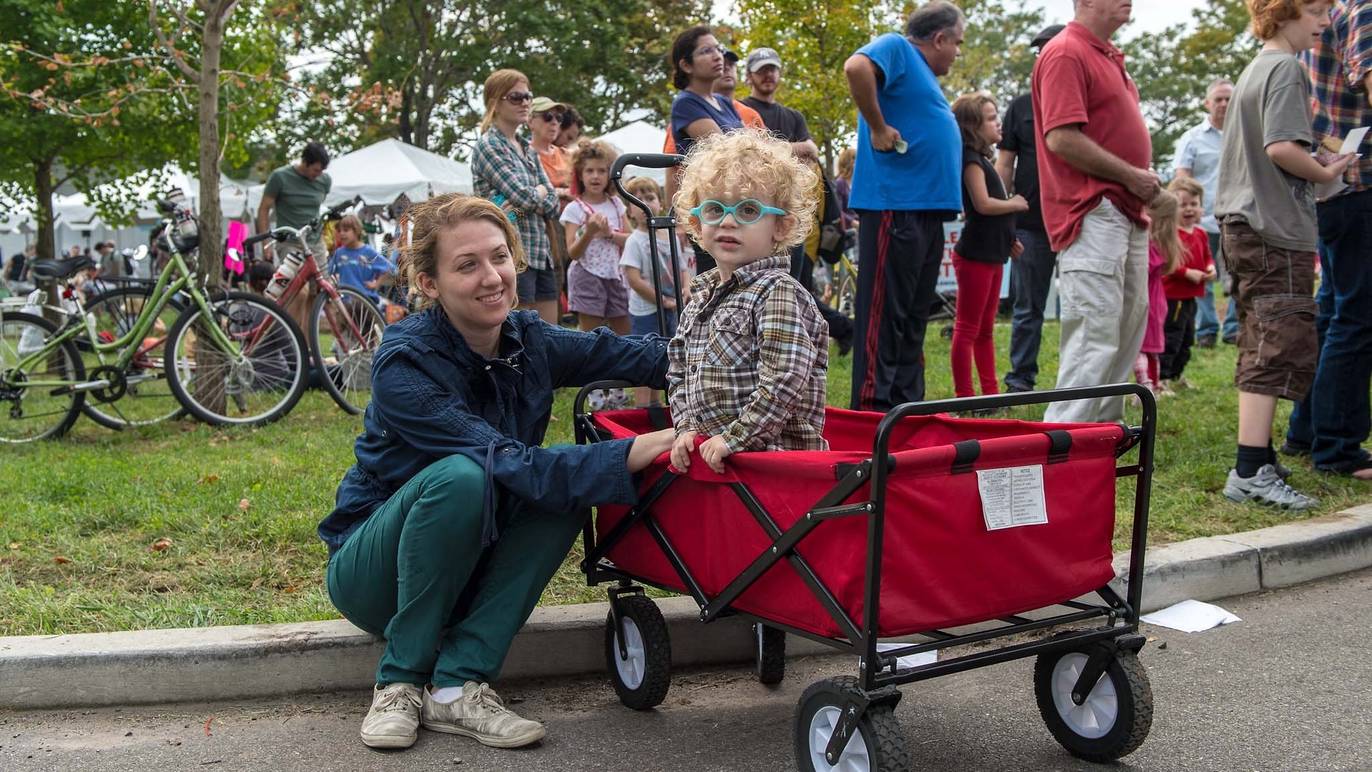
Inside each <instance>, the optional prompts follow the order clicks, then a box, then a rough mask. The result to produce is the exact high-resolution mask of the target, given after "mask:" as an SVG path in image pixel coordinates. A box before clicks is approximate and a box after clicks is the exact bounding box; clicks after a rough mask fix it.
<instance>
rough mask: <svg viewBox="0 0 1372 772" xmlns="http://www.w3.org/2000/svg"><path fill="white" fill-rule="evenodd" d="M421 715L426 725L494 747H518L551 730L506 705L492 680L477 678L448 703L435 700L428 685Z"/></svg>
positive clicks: (426, 727)
mask: <svg viewBox="0 0 1372 772" xmlns="http://www.w3.org/2000/svg"><path fill="white" fill-rule="evenodd" d="M420 715H421V717H422V721H423V723H424V728H425V729H432V730H433V731H435V732H447V733H449V734H460V735H465V736H467V737H470V738H472V739H474V740H476V741H477V742H479V743H481V744H482V745H489V746H491V747H492V748H518V747H520V746H523V745H528V744H529V743H535V742H538V741H539V740H542V739H543V735H544V734H546V733H547V729H545V728H544V726H543V725H542V724H540V723H538V722H537V721H530V720H529V719H527V718H520V717H519V716H518V715H517V714H515V712H514V711H512V710H510V709H509V708H507V707H505V705H504V704H503V703H501V701H500V697H499V696H498V695H496V693H495V691H494V690H493V689H491V687H490V686H489V685H488V684H478V683H477V682H475V681H468V682H467V683H465V684H463V686H462V697H461V699H457V700H453V701H452V702H449V703H447V704H444V703H441V702H434V700H433V695H431V694H430V693H429V691H428V690H427V689H426V690H425V691H424V707H423V709H422V710H421V711H420Z"/></svg>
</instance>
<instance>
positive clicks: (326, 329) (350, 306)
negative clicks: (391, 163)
mask: <svg viewBox="0 0 1372 772" xmlns="http://www.w3.org/2000/svg"><path fill="white" fill-rule="evenodd" d="M359 201H360V199H357V198H354V199H352V200H350V201H345V202H343V203H341V204H339V205H337V206H335V207H333V208H332V209H329V210H328V211H326V212H325V213H324V214H323V215H321V216H320V217H317V218H315V219H314V220H311V221H310V222H309V223H307V224H305V225H303V226H301V227H300V228H287V227H278V228H275V229H273V230H271V231H269V232H267V233H260V234H258V235H256V236H251V237H249V238H248V239H246V240H245V241H244V242H243V249H244V251H247V250H249V249H251V248H252V247H253V246H254V245H256V244H257V243H259V242H262V241H266V240H267V239H274V240H275V241H276V242H277V243H278V244H282V245H288V247H289V250H290V251H288V252H287V253H286V254H285V255H283V256H282V259H281V265H283V266H284V265H287V264H288V263H290V264H296V263H298V265H299V267H298V268H297V269H296V271H295V275H293V276H291V277H290V279H289V283H288V284H286V286H285V287H284V288H282V289H280V290H279V293H278V294H277V298H276V302H278V303H280V304H281V305H282V306H283V307H287V308H289V307H290V305H291V302H292V301H293V300H295V298H296V296H297V295H299V294H300V291H301V289H302V288H304V287H305V285H306V284H313V285H314V290H315V292H314V294H315V298H314V302H313V303H312V304H311V306H310V312H309V317H308V329H307V331H306V342H307V344H308V346H309V348H310V351H311V353H312V354H313V355H314V360H315V371H316V372H317V373H318V376H319V382H320V383H321V384H322V385H323V386H324V390H325V391H327V392H328V393H329V396H330V397H332V398H333V400H334V402H336V403H338V406H339V407H340V408H342V409H343V410H344V411H345V412H347V413H350V414H352V415H360V414H361V413H362V411H363V410H365V409H366V407H367V403H368V402H369V401H370V400H371V389H372V357H373V355H374V354H375V353H376V349H377V347H378V346H380V345H381V337H382V334H383V333H384V332H385V329H386V319H385V317H383V316H382V315H381V311H380V310H379V309H378V308H377V307H376V304H374V303H373V302H372V301H371V299H370V298H368V297H367V296H366V295H365V294H363V293H362V292H361V291H360V290H357V289H354V288H352V287H346V286H335V285H334V282H333V281H331V280H330V279H329V277H328V276H326V275H325V273H324V272H323V271H321V270H320V269H319V264H318V263H317V262H315V259H314V254H313V253H312V252H311V250H310V247H309V243H310V240H311V239H312V238H313V237H314V236H315V235H316V234H317V233H318V231H319V229H320V228H321V227H323V224H324V223H325V222H329V221H333V220H338V219H341V218H342V213H343V211H344V210H346V209H348V208H349V207H351V206H353V205H355V204H357V203H358V202H359ZM279 279H280V276H279V275H278V276H273V277H272V281H273V282H277V281H278V280H279Z"/></svg>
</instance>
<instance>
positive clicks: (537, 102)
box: [529, 96, 567, 113]
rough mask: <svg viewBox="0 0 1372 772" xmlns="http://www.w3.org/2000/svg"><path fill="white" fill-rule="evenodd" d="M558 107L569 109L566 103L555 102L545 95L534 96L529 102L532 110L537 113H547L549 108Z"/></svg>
mask: <svg viewBox="0 0 1372 772" xmlns="http://www.w3.org/2000/svg"><path fill="white" fill-rule="evenodd" d="M558 107H560V108H562V109H563V110H566V109H567V105H564V104H562V103H561V102H554V101H553V100H552V99H550V98H548V97H545V96H540V97H534V101H533V102H532V103H530V104H529V110H530V112H535V113H546V112H548V111H549V110H552V109H553V108H558Z"/></svg>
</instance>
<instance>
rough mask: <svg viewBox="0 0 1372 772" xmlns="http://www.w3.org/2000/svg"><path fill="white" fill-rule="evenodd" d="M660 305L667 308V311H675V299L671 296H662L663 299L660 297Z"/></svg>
mask: <svg viewBox="0 0 1372 772" xmlns="http://www.w3.org/2000/svg"><path fill="white" fill-rule="evenodd" d="M662 307H663V308H665V309H667V310H668V311H675V310H676V300H674V299H673V298H663V299H662Z"/></svg>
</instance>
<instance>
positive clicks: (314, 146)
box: [257, 142, 333, 260]
mask: <svg viewBox="0 0 1372 772" xmlns="http://www.w3.org/2000/svg"><path fill="white" fill-rule="evenodd" d="M328 166H329V152H328V151H327V150H325V149H324V146H323V145H321V144H319V143H318V142H311V143H309V144H307V145H305V149H304V151H303V152H301V154H300V161H299V162H298V163H296V164H294V165H288V166H283V167H281V168H280V169H277V170H276V171H274V172H272V173H271V176H270V177H268V178H267V187H266V189H265V190H263V191H262V203H261V204H260V205H259V206H258V207H257V232H258V233H265V232H266V231H267V230H268V228H270V227H271V226H272V222H271V220H272V219H273V218H272V217H271V215H275V217H274V219H275V224H276V226H277V227H287V228H299V227H301V226H303V225H306V224H307V223H309V222H310V221H311V220H313V219H314V218H316V217H318V216H319V210H320V207H322V206H323V205H324V197H325V196H327V195H328V194H329V190H330V188H332V187H333V180H332V179H330V177H329V175H327V174H325V173H324V170H325V169H326V168H328ZM266 244H267V247H266V250H267V254H268V255H270V253H271V245H272V242H271V241H268V242H266ZM310 249H311V251H312V252H314V255H315V259H317V260H322V259H323V257H324V241H323V238H322V234H321V233H315V234H314V238H313V239H312V243H311V245H310Z"/></svg>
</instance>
